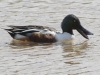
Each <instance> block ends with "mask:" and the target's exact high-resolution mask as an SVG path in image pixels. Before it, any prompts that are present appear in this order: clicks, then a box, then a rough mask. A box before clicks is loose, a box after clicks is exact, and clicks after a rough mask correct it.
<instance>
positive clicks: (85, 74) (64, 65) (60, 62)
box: [0, 0, 100, 75]
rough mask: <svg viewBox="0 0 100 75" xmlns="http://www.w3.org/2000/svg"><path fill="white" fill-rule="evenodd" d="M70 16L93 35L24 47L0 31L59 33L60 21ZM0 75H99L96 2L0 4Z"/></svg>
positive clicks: (99, 4)
mask: <svg viewBox="0 0 100 75" xmlns="http://www.w3.org/2000/svg"><path fill="white" fill-rule="evenodd" d="M68 14H74V15H76V16H78V17H79V19H80V21H81V24H82V25H83V26H84V27H85V28H87V29H89V30H90V31H91V32H93V33H94V35H92V36H89V38H90V39H89V40H86V39H84V38H83V37H82V36H81V35H80V34H79V33H78V32H77V31H75V30H74V34H75V36H76V38H75V40H73V41H72V42H66V43H52V44H40V43H24V42H21V41H16V40H13V39H12V38H11V37H10V35H9V34H8V33H7V32H6V31H5V30H3V28H8V27H7V26H8V25H43V26H49V27H54V28H56V29H57V30H59V31H61V28H60V24H61V21H62V19H63V18H64V17H65V16H66V15H68ZM0 35H1V36H0V75H99V74H100V46H99V45H100V1H98V0H0Z"/></svg>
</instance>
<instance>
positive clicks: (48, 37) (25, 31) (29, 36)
mask: <svg viewBox="0 0 100 75" xmlns="http://www.w3.org/2000/svg"><path fill="white" fill-rule="evenodd" d="M10 27H11V29H5V30H6V31H7V32H8V33H9V34H10V35H11V37H12V38H13V39H17V40H28V41H32V42H41V43H42V42H43V43H53V42H57V41H65V40H71V39H73V38H74V34H73V29H76V30H77V31H78V32H79V33H80V34H81V35H82V36H83V37H84V38H86V39H89V38H88V36H87V35H93V33H91V32H90V31H88V30H86V29H85V28H84V27H82V25H81V23H80V20H79V19H78V17H76V16H75V15H73V14H70V15H67V16H66V17H65V18H64V19H63V21H62V23H61V28H62V33H60V32H57V31H56V29H54V28H50V27H46V26H32V25H29V26H10Z"/></svg>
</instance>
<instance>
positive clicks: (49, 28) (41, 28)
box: [9, 25, 57, 32]
mask: <svg viewBox="0 0 100 75" xmlns="http://www.w3.org/2000/svg"><path fill="white" fill-rule="evenodd" d="M9 27H11V28H13V29H25V30H27V29H39V30H43V29H48V30H50V31H55V32H56V31H57V30H56V29H55V28H52V27H47V26H35V25H28V26H12V25H10V26H9Z"/></svg>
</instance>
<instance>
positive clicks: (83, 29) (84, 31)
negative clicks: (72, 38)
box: [76, 25, 93, 39]
mask: <svg viewBox="0 0 100 75" xmlns="http://www.w3.org/2000/svg"><path fill="white" fill-rule="evenodd" d="M76 30H77V31H78V32H79V33H80V34H81V35H82V36H83V37H84V38H86V39H89V38H88V36H87V35H93V33H91V32H90V31H88V30H87V29H85V28H84V27H82V26H81V25H80V27H79V28H78V29H76Z"/></svg>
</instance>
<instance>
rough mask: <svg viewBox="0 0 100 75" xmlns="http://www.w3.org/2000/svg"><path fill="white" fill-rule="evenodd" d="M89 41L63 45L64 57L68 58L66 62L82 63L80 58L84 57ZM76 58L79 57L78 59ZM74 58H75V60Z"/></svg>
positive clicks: (71, 63) (72, 63)
mask: <svg viewBox="0 0 100 75" xmlns="http://www.w3.org/2000/svg"><path fill="white" fill-rule="evenodd" d="M88 46H89V45H88V41H83V42H82V43H80V44H69V45H68V44H67V45H63V46H62V48H63V55H62V56H63V58H64V59H65V60H66V61H64V63H66V64H70V65H76V64H80V61H78V60H80V58H81V59H82V58H84V55H85V51H84V50H86V49H87V48H88ZM76 58H79V59H78V60H77V59H76ZM73 59H74V60H73Z"/></svg>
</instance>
